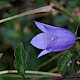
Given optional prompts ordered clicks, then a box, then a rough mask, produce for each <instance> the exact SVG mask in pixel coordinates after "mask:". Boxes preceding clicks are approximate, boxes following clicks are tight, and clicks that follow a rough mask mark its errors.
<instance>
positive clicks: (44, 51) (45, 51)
mask: <svg viewBox="0 0 80 80" xmlns="http://www.w3.org/2000/svg"><path fill="white" fill-rule="evenodd" d="M47 53H50V51H47V50H43V51H42V52H41V53H40V54H39V55H38V58H39V57H41V56H43V55H45V54H47Z"/></svg>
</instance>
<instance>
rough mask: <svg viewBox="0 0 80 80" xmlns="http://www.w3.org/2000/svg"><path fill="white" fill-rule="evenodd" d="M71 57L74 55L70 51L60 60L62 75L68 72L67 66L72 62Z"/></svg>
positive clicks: (59, 66) (59, 65)
mask: <svg viewBox="0 0 80 80" xmlns="http://www.w3.org/2000/svg"><path fill="white" fill-rule="evenodd" d="M71 57H72V54H71V53H70V51H68V52H66V53H65V54H64V55H63V56H61V58H60V59H59V62H58V69H59V71H60V72H61V73H62V74H64V73H65V72H66V71H67V66H68V63H69V62H70V60H71Z"/></svg>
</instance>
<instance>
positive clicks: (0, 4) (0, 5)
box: [0, 1, 10, 8]
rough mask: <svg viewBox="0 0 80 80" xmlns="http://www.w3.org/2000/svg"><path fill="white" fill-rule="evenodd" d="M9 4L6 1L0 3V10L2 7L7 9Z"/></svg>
mask: <svg viewBox="0 0 80 80" xmlns="http://www.w3.org/2000/svg"><path fill="white" fill-rule="evenodd" d="M9 6H10V4H9V3H8V2H6V1H0V8H3V7H9Z"/></svg>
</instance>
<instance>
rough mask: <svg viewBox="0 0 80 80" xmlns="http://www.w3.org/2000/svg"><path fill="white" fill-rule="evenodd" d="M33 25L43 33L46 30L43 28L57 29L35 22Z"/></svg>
mask: <svg viewBox="0 0 80 80" xmlns="http://www.w3.org/2000/svg"><path fill="white" fill-rule="evenodd" d="M35 24H36V26H37V27H38V28H39V29H40V30H41V31H43V32H47V30H46V29H45V26H46V27H48V28H49V27H50V28H52V29H55V28H57V27H54V26H51V25H48V24H44V23H41V22H37V21H35Z"/></svg>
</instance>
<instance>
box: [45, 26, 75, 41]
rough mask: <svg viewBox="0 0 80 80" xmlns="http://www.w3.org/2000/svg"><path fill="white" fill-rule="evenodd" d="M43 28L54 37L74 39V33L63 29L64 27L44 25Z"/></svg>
mask: <svg viewBox="0 0 80 80" xmlns="http://www.w3.org/2000/svg"><path fill="white" fill-rule="evenodd" d="M45 29H46V30H47V32H48V33H50V34H51V35H53V36H54V37H60V38H66V39H73V40H76V37H75V35H74V34H73V33H72V32H71V31H69V30H67V29H64V28H58V29H52V28H49V27H46V26H45Z"/></svg>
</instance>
